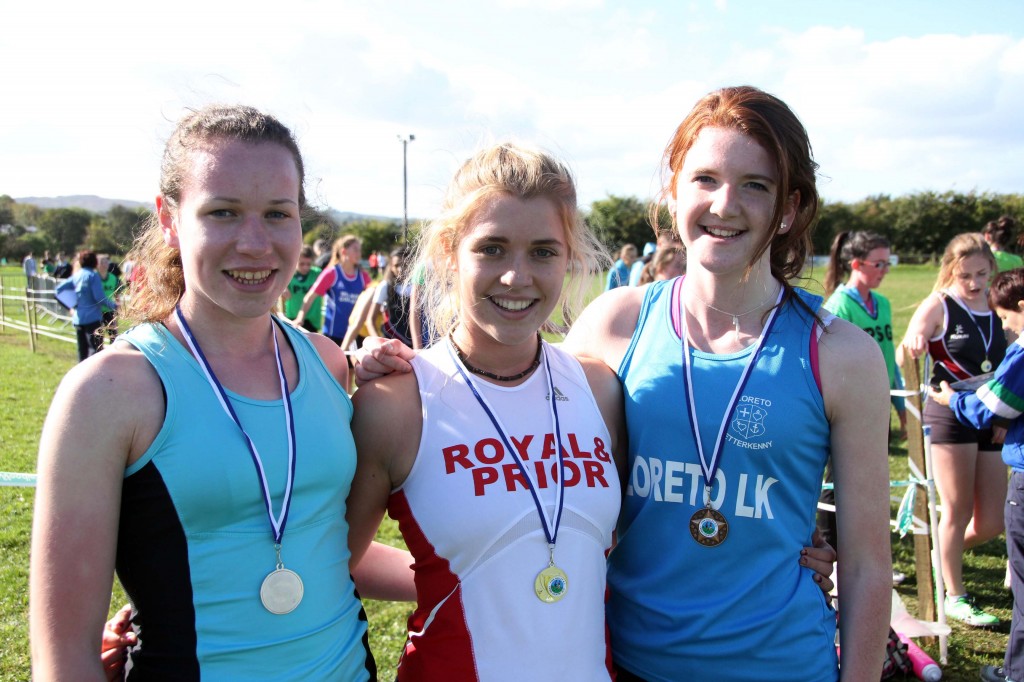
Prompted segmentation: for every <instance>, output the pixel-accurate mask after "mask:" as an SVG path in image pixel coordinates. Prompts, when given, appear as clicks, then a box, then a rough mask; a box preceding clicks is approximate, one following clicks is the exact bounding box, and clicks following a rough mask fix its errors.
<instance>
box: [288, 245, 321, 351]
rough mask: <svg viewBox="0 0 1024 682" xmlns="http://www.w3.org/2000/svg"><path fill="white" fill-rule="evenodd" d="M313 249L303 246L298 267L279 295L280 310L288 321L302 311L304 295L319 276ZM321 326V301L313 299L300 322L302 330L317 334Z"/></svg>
mask: <svg viewBox="0 0 1024 682" xmlns="http://www.w3.org/2000/svg"><path fill="white" fill-rule="evenodd" d="M314 257H315V254H314V253H313V247H311V246H304V247H302V251H300V252H299V265H298V267H297V268H296V269H295V274H294V275H293V276H292V280H291V281H290V282H289V283H288V288H287V289H285V290H284V293H282V294H281V302H280V310H281V311H282V312H283V313H284V316H285V317H287V318H288V319H289V320H294V319H295V318H296V317H298V315H299V311H300V310H301V309H302V304H303V302H304V301H305V298H306V294H308V293H309V292H310V290H311V289H312V288H313V284H314V283H315V282H316V279H317V277H318V276H319V275H320V268H318V267H316V266H315V265H313V258H314ZM322 324H323V299H321V298H319V297H318V298H315V299H314V300H313V302H312V303H311V304H310V306H309V310H308V311H307V312H306V315H305V318H304V319H303V320H302V325H301V326H302V328H303V329H305V330H306V331H308V332H314V333H317V334H319V333H320V327H321V325H322Z"/></svg>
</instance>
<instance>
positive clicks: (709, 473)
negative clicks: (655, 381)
mask: <svg viewBox="0 0 1024 682" xmlns="http://www.w3.org/2000/svg"><path fill="white" fill-rule="evenodd" d="M785 292H786V288H785V287H782V288H780V290H779V295H778V297H777V298H776V299H775V307H774V308H772V312H771V315H770V316H769V317H768V323H767V324H765V326H764V328H763V329H762V330H761V335H760V336H759V337H757V345H756V346H755V347H754V352H753V353H751V355H750V358H749V359H748V360H747V364H746V366H745V367H744V368H743V372H742V373H741V374H740V380H739V381H738V382H737V383H736V388H735V389H733V392H732V397H731V398H730V399H729V406H728V407H727V408H726V410H725V415H724V416H723V417H722V424H721V426H720V427H719V428H718V437H717V438H716V440H715V449H714V452H712V453H711V460H710V461H708V459H707V457H706V455H705V454H704V443H703V442H702V441H701V439H700V425H699V424H698V423H697V403H696V401H695V400H694V398H693V377H692V373H691V369H690V364H691V363H690V340H689V337H688V336H687V333H686V307H685V305H683V306H682V309H681V310H680V315H679V316H680V318H681V324H680V327H681V331H680V335H681V336H682V339H683V392H684V394H685V395H686V406H687V408H688V409H689V412H690V433H691V434H692V435H693V440H694V442H695V443H696V444H697V454H698V455H700V467H701V471H702V472H703V473H704V486H705V488H706V490H707V491H708V504H710V498H711V486H712V483H713V481H714V478H715V474H716V473H717V472H718V465H719V463H720V462H721V459H722V450H724V449H725V432H726V431H727V430H728V428H729V419H730V417H731V416H732V413H733V411H734V410H735V409H736V405H737V404H738V403H739V400H740V394H741V393H743V388H744V387H745V386H746V385H747V380H748V379H749V378H750V373H751V371H752V370H753V369H754V365H755V364H756V363H757V356H758V354H759V353H760V352H761V347H762V346H763V345H764V341H765V339H766V338H767V337H768V334H769V332H770V331H771V329H772V327H773V326H774V325H775V320H776V318H777V317H778V313H779V303H780V302H781V301H782V295H783V294H784V293H785ZM681 305H682V304H681Z"/></svg>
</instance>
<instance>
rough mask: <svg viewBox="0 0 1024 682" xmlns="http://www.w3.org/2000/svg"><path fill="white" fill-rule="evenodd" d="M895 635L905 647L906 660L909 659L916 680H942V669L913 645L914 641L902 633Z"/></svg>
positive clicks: (937, 681) (927, 681)
mask: <svg viewBox="0 0 1024 682" xmlns="http://www.w3.org/2000/svg"><path fill="white" fill-rule="evenodd" d="M896 634H897V635H899V638H900V641H901V642H903V643H904V644H906V645H907V658H909V659H910V664H911V665H912V666H913V667H914V674H915V675H917V678H918V679H919V680H924V682H939V680H941V679H942V668H940V667H939V664H938V663H936V662H935V661H933V660H932V657H931V656H929V655H928V654H926V653H925V652H924V651H923V650H922V649H921V647H919V646H917V645H916V644H914V640H912V639H910V638H909V637H907V636H906V635H904V634H903V633H902V632H897V633H896Z"/></svg>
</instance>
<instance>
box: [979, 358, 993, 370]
mask: <svg viewBox="0 0 1024 682" xmlns="http://www.w3.org/2000/svg"><path fill="white" fill-rule="evenodd" d="M981 371H982V372H991V371H992V361H991V360H989V359H988V358H985V359H984V361H982V363H981Z"/></svg>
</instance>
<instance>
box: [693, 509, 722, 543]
mask: <svg viewBox="0 0 1024 682" xmlns="http://www.w3.org/2000/svg"><path fill="white" fill-rule="evenodd" d="M690 535H692V536H693V539H694V540H696V541H697V543H698V544H701V545H704V546H705V547H718V546H719V545H720V544H722V543H723V542H725V539H726V538H727V537H729V522H728V521H726V520H725V517H724V516H722V514H721V513H719V512H718V511H717V510H715V509H712V508H711V507H704V508H703V509H698V510H697V511H695V512H694V513H693V516H691V517H690Z"/></svg>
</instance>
